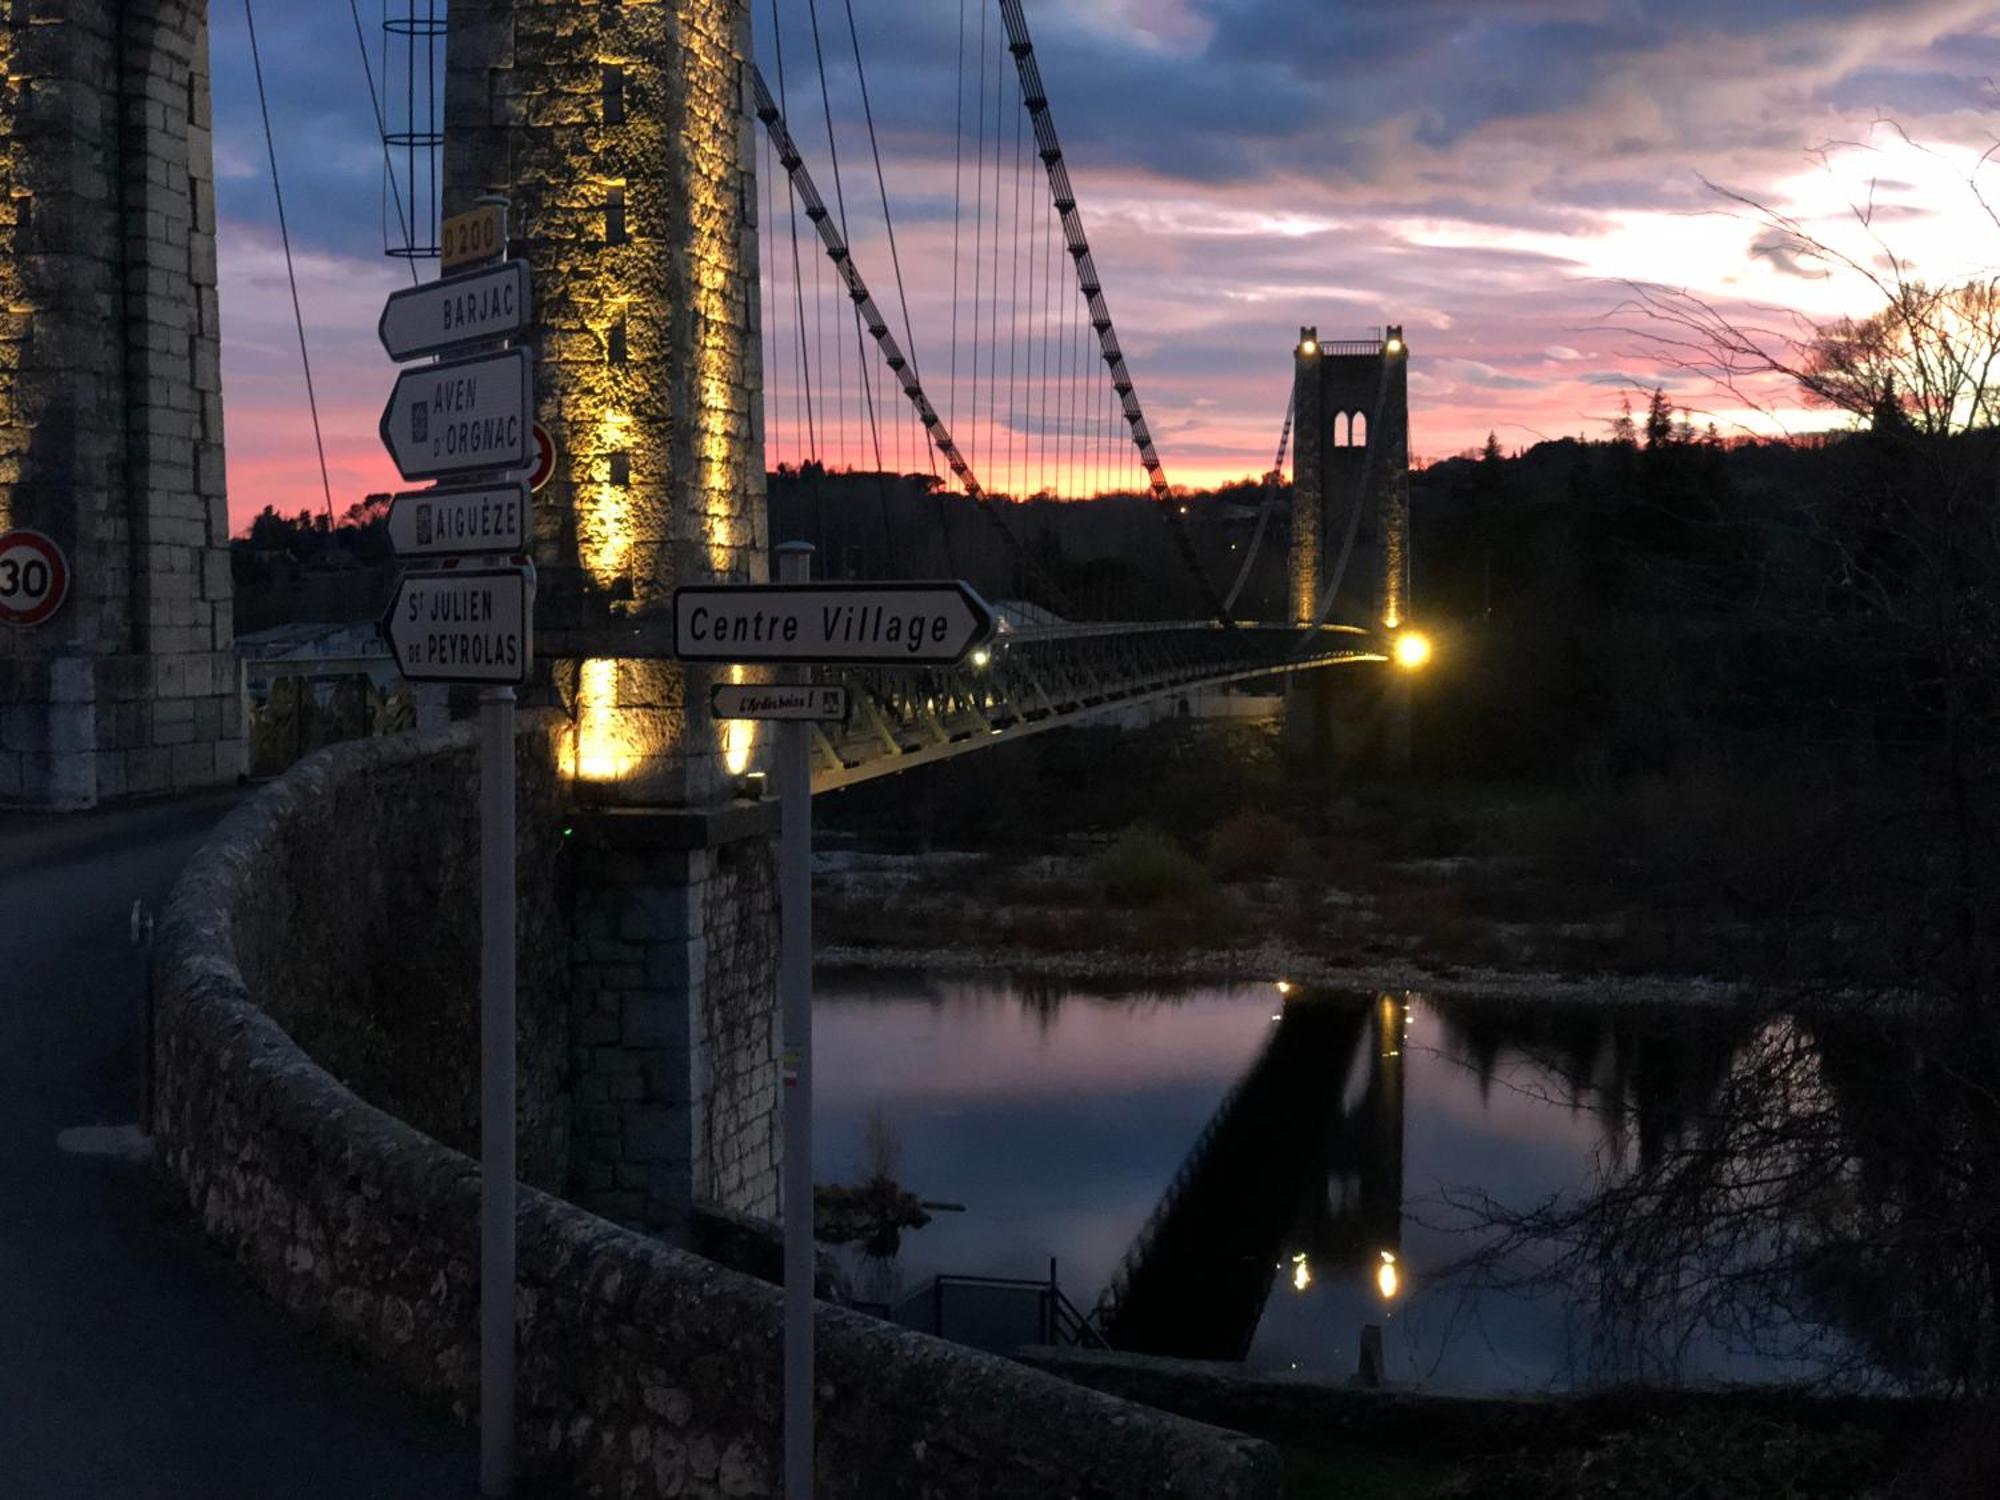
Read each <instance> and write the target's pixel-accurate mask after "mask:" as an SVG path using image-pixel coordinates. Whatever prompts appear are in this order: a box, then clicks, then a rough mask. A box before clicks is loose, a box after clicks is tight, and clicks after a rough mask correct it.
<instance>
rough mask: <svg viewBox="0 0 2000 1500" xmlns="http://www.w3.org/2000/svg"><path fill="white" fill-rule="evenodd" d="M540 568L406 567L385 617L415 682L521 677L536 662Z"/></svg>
mask: <svg viewBox="0 0 2000 1500" xmlns="http://www.w3.org/2000/svg"><path fill="white" fill-rule="evenodd" d="M534 618H535V573H534V569H533V568H532V567H530V566H527V565H525V564H524V565H522V566H519V567H512V568H440V569H438V570H436V571H435V572H412V573H405V574H404V575H403V576H402V577H401V578H399V579H398V580H397V581H396V592H395V596H394V597H393V598H391V599H390V601H389V613H388V614H387V616H385V617H384V619H383V621H382V633H383V634H384V635H386V636H387V637H388V638H389V649H390V650H392V651H393V652H395V654H396V665H397V667H398V668H399V669H400V670H401V671H402V674H403V676H405V677H406V678H408V679H409V680H410V681H412V682H483V683H490V684H515V685H518V684H520V683H524V682H526V681H527V680H528V676H529V674H530V672H531V671H532V670H533V668H534V664H535V662H534V656H535V639H534V632H533V630H532V629H531V628H530V627H531V625H532V623H533V621H534Z"/></svg>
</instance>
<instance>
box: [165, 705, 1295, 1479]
mask: <svg viewBox="0 0 2000 1500" xmlns="http://www.w3.org/2000/svg"><path fill="white" fill-rule="evenodd" d="M548 747H549V727H548V726H547V725H546V724H543V723H538V722H534V721H530V722H529V723H528V725H527V726H525V728H524V733H523V738H522V755H523V761H522V786H523V795H524V813H525V814H526V815H525V816H524V823H527V824H533V823H536V822H537V821H538V820H540V821H542V822H547V821H548V820H549V819H550V818H552V817H553V816H554V814H555V812H556V811H557V809H556V807H555V806H554V804H553V803H552V802H551V801H550V800H549V799H550V798H552V797H553V796H554V795H555V793H556V789H557V783H556V782H555V780H554V776H553V771H552V769H551V767H550V762H549V748H548ZM471 756H472V740H471V738H470V734H469V732H468V731H467V730H465V729H458V730H453V731H451V732H449V733H447V734H444V735H436V736H407V737H404V738H402V739H399V740H387V741H376V742H369V743H363V744H357V745H347V746H339V747H336V748H335V749H332V750H329V751H325V752H322V753H321V754H319V755H317V756H314V757H313V758H311V759H310V760H308V761H306V762H304V763H302V764H301V765H300V766H299V767H297V768H296V769H295V770H294V771H293V772H292V773H290V774H289V775H287V776H286V777H285V778H283V779H282V780H281V781H279V782H277V783H275V784H274V785H272V786H271V787H268V788H266V789H265V790H264V791H263V792H262V793H261V794H260V795H259V796H258V797H257V798H255V799H254V800H253V801H252V802H250V803H248V804H247V805H245V806H244V807H242V808H240V809H239V810H238V811H237V812H236V813H234V814H233V815H232V816H231V817H230V819H229V820H228V821H227V822H226V823H225V824H224V825H223V826H222V828H221V829H220V830H219V831H218V832H217V834H216V835H215V837H214V838H212V839H211V840H210V842H209V843H208V844H207V845H206V846H205V847H204V848H203V850H202V851H201V853H200V854H198V855H197V856H196V858H195V859H194V861H193V862H192V863H191V864H190V865H189V867H188V869H187V871H186V872H185V873H184V874H183V876H182V877H181V880H180V882H179V884H178V885H177V886H176V888H175V891H174V895H173V898H172V900H171V901H170V902H169V905H168V908H167V911H166V913H165V914H164V917H163V920H162V923H161V927H160V932H159V938H158V943H157V948H156V960H155V973H154V990H155V1006H156V1012H155V1028H154V1051H153V1061H154V1077H155V1092H154V1132H155V1137H156V1141H157V1144H158V1148H159V1160H160V1162H161V1164H162V1166H163V1168H164V1170H165V1171H166V1172H167V1173H168V1174H169V1175H170V1176H171V1177H172V1179H173V1180H174V1181H175V1182H176V1183H177V1184H178V1185H179V1187H180V1188H181V1189H182V1190H183V1191H184V1192H185V1194H186V1196H187V1199H188V1201H189V1203H190V1205H191V1206H192V1208H193V1210H194V1212H195V1214H196V1215H197V1216H198V1217H199V1219H200V1221H201V1223H202V1226H203V1227H204V1229H205V1230H206V1231H207V1232H208V1233H209V1234H210V1235H211V1236H212V1237H214V1238H215V1239H216V1240H217V1241H219V1242H220V1243H221V1244H223V1245H225V1246H226V1247H228V1248H229V1249H230V1250H231V1251H232V1252H233V1253H234V1254H235V1255H236V1256H237V1258H238V1259H239V1260H240V1261H241V1262H242V1264H243V1265H244V1266H245V1268H246V1269H247V1270H248V1271H249V1273H250V1274H251V1276H252V1277H253V1278H254V1279H255V1280H256V1282H257V1283H258V1284H259V1285H260V1286H261V1287H262V1288H263V1289H264V1290H265V1291H266V1292H268V1293H269V1294H270V1295H271V1296H273V1297H274V1298H276V1299H277V1300H279V1301H280V1302H282V1303H283V1304H284V1305H285V1306H286V1307H287V1308H288V1309H290V1310H291V1311H292V1312H293V1313H294V1314H296V1315H297V1316H298V1317H300V1318H301V1319H302V1320H304V1321H305V1322H307V1323H310V1324H312V1325H314V1326H316V1327H317V1328H319V1329H321V1330H323V1331H325V1332H327V1333H329V1334H331V1335H333V1336H334V1337H336V1338H337V1339H338V1340H340V1341H341V1342H343V1343H345V1344H347V1345H348V1346H350V1347H352V1348H355V1349H357V1350H359V1351H361V1352H363V1353H365V1354H366V1355H368V1356H370V1357H372V1358H374V1359H376V1360H378V1361H380V1362H382V1363H384V1364H385V1365H387V1366H388V1367H390V1368H391V1369H393V1370H394V1371H395V1372H396V1373H397V1374H398V1375H399V1376H400V1377H401V1378H402V1379H404V1380H405V1381H406V1382H407V1383H409V1384H410V1385H411V1386H413V1387H415V1388H416V1389H418V1390H419V1391H422V1392H425V1393H428V1394H430V1395H432V1396H435V1397H438V1398H441V1399H444V1400H447V1401H449V1402H450V1403H451V1404H452V1405H453V1406H454V1408H455V1409H456V1410H458V1411H459V1412H460V1413H461V1414H463V1413H466V1412H469V1411H471V1410H474V1409H475V1408H476V1405H477V1402H476V1378H477V1365H478V1347H477V1319H476V1312H477V1307H476V1301H477V1254H478V1247H477V1233H478V1230H477V1225H478V1196H479V1172H478V1167H477V1164H476V1163H475V1162H474V1161H473V1160H471V1159H470V1158H469V1157H467V1156H466V1155H464V1154H463V1153H462V1152H460V1151H458V1150H454V1149H452V1148H451V1147H450V1146H447V1145H444V1144H441V1143H440V1142H439V1141H437V1140H436V1139H434V1138H432V1137H431V1136H429V1135H426V1134H424V1133H423V1132H421V1131H419V1130H418V1129H416V1128H415V1127H414V1126H413V1125H411V1124H408V1123H406V1122H405V1121H403V1120H401V1119H398V1118H396V1117H395V1116H394V1115H391V1114H388V1113H386V1112H385V1111H384V1110H382V1109H379V1108H377V1107H375V1106H374V1105H372V1104H370V1103H367V1102H364V1101H363V1100H362V1099H361V1098H359V1097H357V1096H356V1095H355V1094H354V1093H353V1092H352V1091H350V1090H349V1089H348V1088H347V1087H346V1086H344V1085H343V1084H342V1083H341V1082H340V1081H339V1080H338V1079H336V1078H335V1077H334V1076H333V1075H332V1074H331V1073H329V1072H328V1071H327V1070H326V1069H325V1068H323V1067H322V1066H320V1064H319V1063H318V1062H316V1061H315V1060H314V1059H313V1058H312V1057H310V1056H308V1055H307V1054H306V1052H305V1051H304V1050H303V1049H302V1048H301V1046H300V1045H299V1044H298V1042H296V1041H295V1040H294V1038H293V1036H292V1035H291V1034H290V1033H289V1032H288V1031H287V1030H286V1029H285V1027H284V1026H281V1025H280V1024H279V1020H278V1019H275V1018H276V1017H297V1018H300V1020H299V1022H296V1023H295V1024H301V1023H302V1024H305V1025H307V1026H308V1027H310V1025H313V1024H317V1025H320V1026H322V1027H326V1026H328V1024H329V1023H328V1020H327V1017H326V1016H325V1014H324V1012H325V1008H326V1007H327V1006H328V1005H329V1004H331V1003H334V1001H332V1000H330V999H329V998H328V997H331V996H338V995H341V994H347V995H349V996H350V997H352V996H353V995H355V994H357V993H358V992H357V991H355V990H353V989H352V988H349V989H346V990H343V989H342V988H341V986H340V985H339V984H338V983H335V982H334V981H333V978H331V977H330V976H329V975H328V974H327V973H326V972H324V971H325V969H326V968H327V966H329V965H331V966H333V967H335V968H340V969H342V970H343V971H344V973H345V974H346V975H347V976H348V978H350V979H351V978H352V976H354V975H355V974H364V975H373V979H372V980H371V983H373V984H374V985H376V986H377V987H378V988H379V987H380V986H381V985H383V984H384V983H385V982H386V981H385V980H384V978H383V973H382V971H381V970H380V969H379V968H375V967H372V966H373V965H375V964H376V963H377V961H378V959H379V957H380V955H379V953H377V951H376V950H377V949H379V948H380V947H381V946H382V943H383V941H384V940H385V939H386V938H388V937H390V936H391V935H392V934H395V933H399V932H401V931H402V930H403V929H402V928H401V927H399V926H398V925H397V920H402V921H407V920H410V919H411V918H412V915H413V914H412V910H411V902H412V899H413V896H415V895H416V894H417V893H421V898H422V899H423V900H424V901H427V902H438V903H447V902H449V901H451V900H453V899H455V897H454V892H455V889H456V887H455V886H454V884H453V878H452V877H445V876H441V875H440V868H441V867H440V866H439V865H437V864H436V863H423V862H421V861H419V862H418V863H417V864H416V865H414V866H412V865H408V864H405V865H403V866H400V867H399V866H398V865H396V864H395V863H394V862H393V861H387V860H385V854H386V852H387V850H386V848H385V842H384V841H385V839H386V837H387V836H388V833H389V831H390V830H394V831H396V832H397V834H398V835H399V837H400V838H401V839H402V840H404V841H405V842H407V843H408V844H409V845H410V846H411V847H412V848H413V849H417V850H421V849H422V848H423V847H425V846H424V843H423V841H424V840H425V839H435V840H437V841H438V844H439V846H442V847H460V846H462V842H463V840H464V838H465V837H466V836H467V833H466V828H467V826H468V824H469V819H470V817H471V814H472V803H471V799H470V798H469V797H468V796H464V795H462V788H463V786H464V784H465V777H466V774H467V769H468V768H469V766H470V764H471ZM441 793H449V794H450V795H441ZM548 833H549V830H547V829H542V830H540V831H539V832H538V831H537V830H536V829H534V828H529V829H527V830H526V831H525V832H524V839H526V840H533V839H535V838H537V837H538V836H547V835H548ZM528 868H529V867H528V866H526V865H524V867H523V869H524V883H523V892H522V900H523V912H524V919H525V920H526V922H527V924H528V928H529V930H533V927H534V923H535V922H536V921H537V920H546V921H548V922H555V921H557V920H559V912H557V911H556V906H557V904H558V903H557V902H555V901H552V900H550V899H549V897H548V895H547V893H546V892H545V891H544V890H542V889H541V887H540V886H537V883H536V882H535V881H534V880H532V879H529V878H526V872H527V870H528ZM371 872H373V873H371ZM424 880H429V881H430V882H431V883H430V884H428V885H426V884H423V883H422V881H424ZM306 883H309V884H306ZM548 884H549V883H548V882H543V883H542V885H543V886H546V885H548ZM537 902H541V903H543V905H544V906H546V907H548V910H547V911H545V912H543V913H542V917H541V918H537V917H536V915H535V914H534V911H533V910H531V908H532V907H534V905H535V903H537ZM430 914H431V913H426V912H423V911H417V912H415V913H414V917H415V919H418V920H421V919H422V918H423V917H424V916H426V915H430ZM437 914H438V915H442V913H441V912H438V913H437ZM392 916H393V917H395V918H396V919H392ZM315 922H317V923H323V924H326V928H327V934H329V935H328V936H326V938H325V940H319V939H317V938H314V937H312V936H311V935H310V934H308V933H307V932H306V931H305V929H306V928H308V927H310V926H311V924H313V923H315ZM404 946H405V947H407V944H405V945H404ZM406 956H407V955H406ZM529 967H532V965H530V966H529ZM523 991H524V999H525V997H526V995H527V993H528V991H529V984H528V982H527V981H526V980H524V985H523ZM351 1003H360V1002H359V1001H352V1002H351ZM371 1003H386V1002H385V1001H384V998H383V997H382V996H380V995H379V994H378V995H376V996H375V997H374V999H373V1001H372V1002H371ZM532 1009H533V1007H532V1006H528V1005H524V1020H527V1018H528V1014H529V1012H530V1010H532ZM543 1010H544V1013H545V1015H546V1013H547V1012H549V1011H550V1010H552V1007H543ZM528 1024H533V1022H532V1021H528ZM550 1024H553V1023H550ZM329 1034H337V1031H336V1032H329ZM527 1040H528V1039H527V1038H525V1037H524V1047H523V1057H524V1059H525V1058H526V1057H527V1056H528V1050H527V1045H526V1044H527ZM553 1050H555V1051H560V1050H561V1049H560V1048H559V1047H557V1048H554V1049H553ZM535 1086H536V1085H534V1084H533V1083H532V1082H525V1083H524V1099H525V1098H526V1095H527V1093H529V1092H532V1090H533V1089H534V1087H535ZM519 1246H520V1252H519V1253H520V1287H519V1292H518V1297H517V1306H516V1312H517V1318H518V1328H519V1339H520V1352H519V1376H520V1389H519V1410H520V1420H521V1432H520V1439H521V1444H522V1450H523V1454H524V1458H526V1459H527V1460H528V1461H529V1462H530V1463H533V1464H536V1465H539V1466H541V1467H543V1468H546V1469H547V1470H549V1471H550V1472H551V1473H553V1474H555V1475H557V1476H558V1477H559V1478H560V1479H561V1480H562V1481H563V1482H565V1483H567V1484H568V1485H569V1486H570V1487H571V1488H572V1489H573V1490H574V1492H576V1493H579V1494H586V1495H593V1496H596V1495H620V1496H647V1497H650V1496H659V1497H666V1496H688V1497H710V1496H718V1497H719V1496H756V1495H769V1494H773V1493H775V1492H776V1487H777V1483H778V1475H777V1472H776V1458H775V1454H776V1452H777V1438H778V1403H779V1387H778V1372H779V1363H780V1333H779V1329H780V1308H781V1294H780V1293H779V1291H778V1290H777V1289H776V1288H774V1287H772V1286H769V1285H767V1284H765V1283H763V1282H760V1281H757V1280H754V1279H752V1278H750V1277H747V1276H744V1275H740V1274H738V1273H736V1272H733V1271H730V1270H727V1269H725V1268H723V1267H721V1266H719V1265H716V1264H714V1263H713V1262H710V1261H706V1260H702V1259H700V1258H698V1257H696V1256H693V1255H690V1254H686V1253H684V1252H681V1251H677V1250H674V1249H671V1248H669V1247H667V1246H664V1245H661V1244H659V1243H657V1242H655V1241H652V1240H649V1239H647V1238H645V1237H643V1236H641V1235H639V1234H636V1233H633V1232H631V1231H629V1230H626V1229H622V1228H620V1227H618V1226H616V1225H614V1224H611V1223H609V1222H608V1221H606V1220H603V1219H600V1218H597V1217H596V1216H594V1215H592V1214H589V1213H586V1212H585V1211H583V1210H582V1209H579V1208H577V1207H575V1206H574V1205H572V1204H570V1203H567V1202H565V1201H564V1200H562V1199H561V1198H558V1197H555V1196H552V1195H550V1194H548V1193H544V1192H541V1191H538V1190H536V1189H534V1188H527V1187H524V1188H523V1190H522V1193H521V1206H520V1224H519ZM818 1338H819V1356H820V1357H819V1371H818V1374H819V1394H820V1446H819V1471H820V1472H819V1493H820V1494H821V1495H823V1496H825V1497H827V1500H898V1497H909V1500H944V1497H949V1500H981V1497H995V1500H1001V1497H1005V1500H1015V1497H1018V1500H1057V1497H1061V1500H1113V1497H1125V1496H1135V1497H1136V1496H1147V1497H1154V1496H1187V1497H1201V1500H1237V1497H1241V1500H1253V1497H1264V1496H1270V1495H1275V1493H1276V1489H1277V1481H1276V1471H1275V1464H1274V1460H1273V1457H1272V1455H1271V1453H1270V1451H1269V1450H1268V1449H1266V1448H1264V1447H1263V1446H1262V1445H1260V1444H1257V1443H1254V1442H1251V1441H1249V1440H1247V1439H1244V1438H1240V1437H1238V1436H1236V1435H1234V1434H1230V1433H1225V1432H1221V1431H1218V1430H1216V1429H1213V1428H1207V1427H1202V1426H1199V1425H1197V1424H1194V1423H1190V1422H1185V1421H1182V1420H1180V1419H1178V1418H1174V1417H1169V1416H1166V1415H1163V1414H1161V1413H1158V1412H1153V1411H1150V1410H1148V1409H1146V1408H1143V1407H1137V1406H1132V1405H1129V1404H1127V1403H1125V1402H1121V1401H1118V1400H1115V1399H1113V1398H1110V1397H1106V1396H1103V1395H1100V1394H1097V1393H1095V1392H1092V1391H1088V1390H1084V1389H1082V1388H1080V1387H1077V1386H1073V1385H1070V1384H1067V1383H1065V1382H1063V1381H1060V1380H1057V1379H1054V1378H1052V1377H1049V1376H1046V1375H1042V1374H1039V1373H1037V1372H1035V1371H1032V1370H1028V1369H1026V1368H1024V1367H1022V1366H1020V1365H1016V1364H1014V1363H1012V1362H1010V1361H1006V1360H1001V1359H995V1358H992V1357H989V1356H985V1355H981V1354H977V1353H974V1352H972V1351H970V1350H965V1349H961V1348H958V1347H956V1346H954V1345H950V1344H945V1343H942V1342H939V1341H937V1340H934V1339H929V1338H925V1337H924V1336H922V1335H919V1334H914V1333H909V1332H906V1331H904V1330H901V1329H897V1328H893V1327H891V1326H889V1325H887V1324H883V1323H879V1322H876V1321H874V1320H872V1319H869V1318H864V1317H862V1316H860V1315H858V1314H854V1313H850V1312H846V1311H843V1310H841V1309H837V1308H833V1307H829V1306H825V1305H822V1306H821V1308H820V1311H819V1320H818Z"/></svg>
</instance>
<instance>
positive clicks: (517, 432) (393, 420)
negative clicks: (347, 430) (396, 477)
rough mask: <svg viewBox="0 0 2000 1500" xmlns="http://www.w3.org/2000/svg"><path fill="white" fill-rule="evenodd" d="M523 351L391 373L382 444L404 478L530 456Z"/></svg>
mask: <svg viewBox="0 0 2000 1500" xmlns="http://www.w3.org/2000/svg"><path fill="white" fill-rule="evenodd" d="M533 421H534V393H533V375H532V371H531V369H530V364H529V356H528V351H527V350H525V349H508V350H505V351H503V352H501V353H498V354H477V355H474V356H472V357H471V358H469V359H452V360H446V361H444V362H443V363H441V364H435V365H419V366H416V367H415V368H413V369H408V370H405V371H403V372H402V373H401V374H400V375H398V376H397V377H396V387H395V389H394V390H393V391H391V392H390V393H389V404H388V406H386V407H385V408H383V411H382V427H381V431H382V443H383V446H385V447H386V448H388V450H389V455H390V457H392V458H393V459H395V461H396V468H397V470H398V471H399V472H400V473H401V474H402V476H403V477H404V478H405V479H442V478H444V477H445V476H447V475H452V474H469V473H473V472H476V471H478V470H482V469H524V468H526V467H527V466H528V462H529V460H530V459H532V458H533V457H534V451H535V449H534V437H533V433H532V431H531V427H532V424H533Z"/></svg>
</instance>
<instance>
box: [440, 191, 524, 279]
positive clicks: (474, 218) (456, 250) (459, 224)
mask: <svg viewBox="0 0 2000 1500" xmlns="http://www.w3.org/2000/svg"><path fill="white" fill-rule="evenodd" d="M506 235H507V214H506V210H504V209H503V208H501V207H500V205H499V204H497V203H482V204H480V205H479V206H478V207H477V208H471V209H467V210H466V211H465V212H464V213H462V214H453V215H452V216H451V217H450V218H449V219H446V220H445V221H444V222H443V223H442V224H440V225H438V250H439V252H440V254H439V256H438V269H439V270H441V271H456V270H458V269H459V268H460V267H461V266H473V265H478V264H479V263H480V262H481V261H487V260H498V259H499V258H500V257H501V256H502V255H503V254H504V253H506V249H507V244H506Z"/></svg>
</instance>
